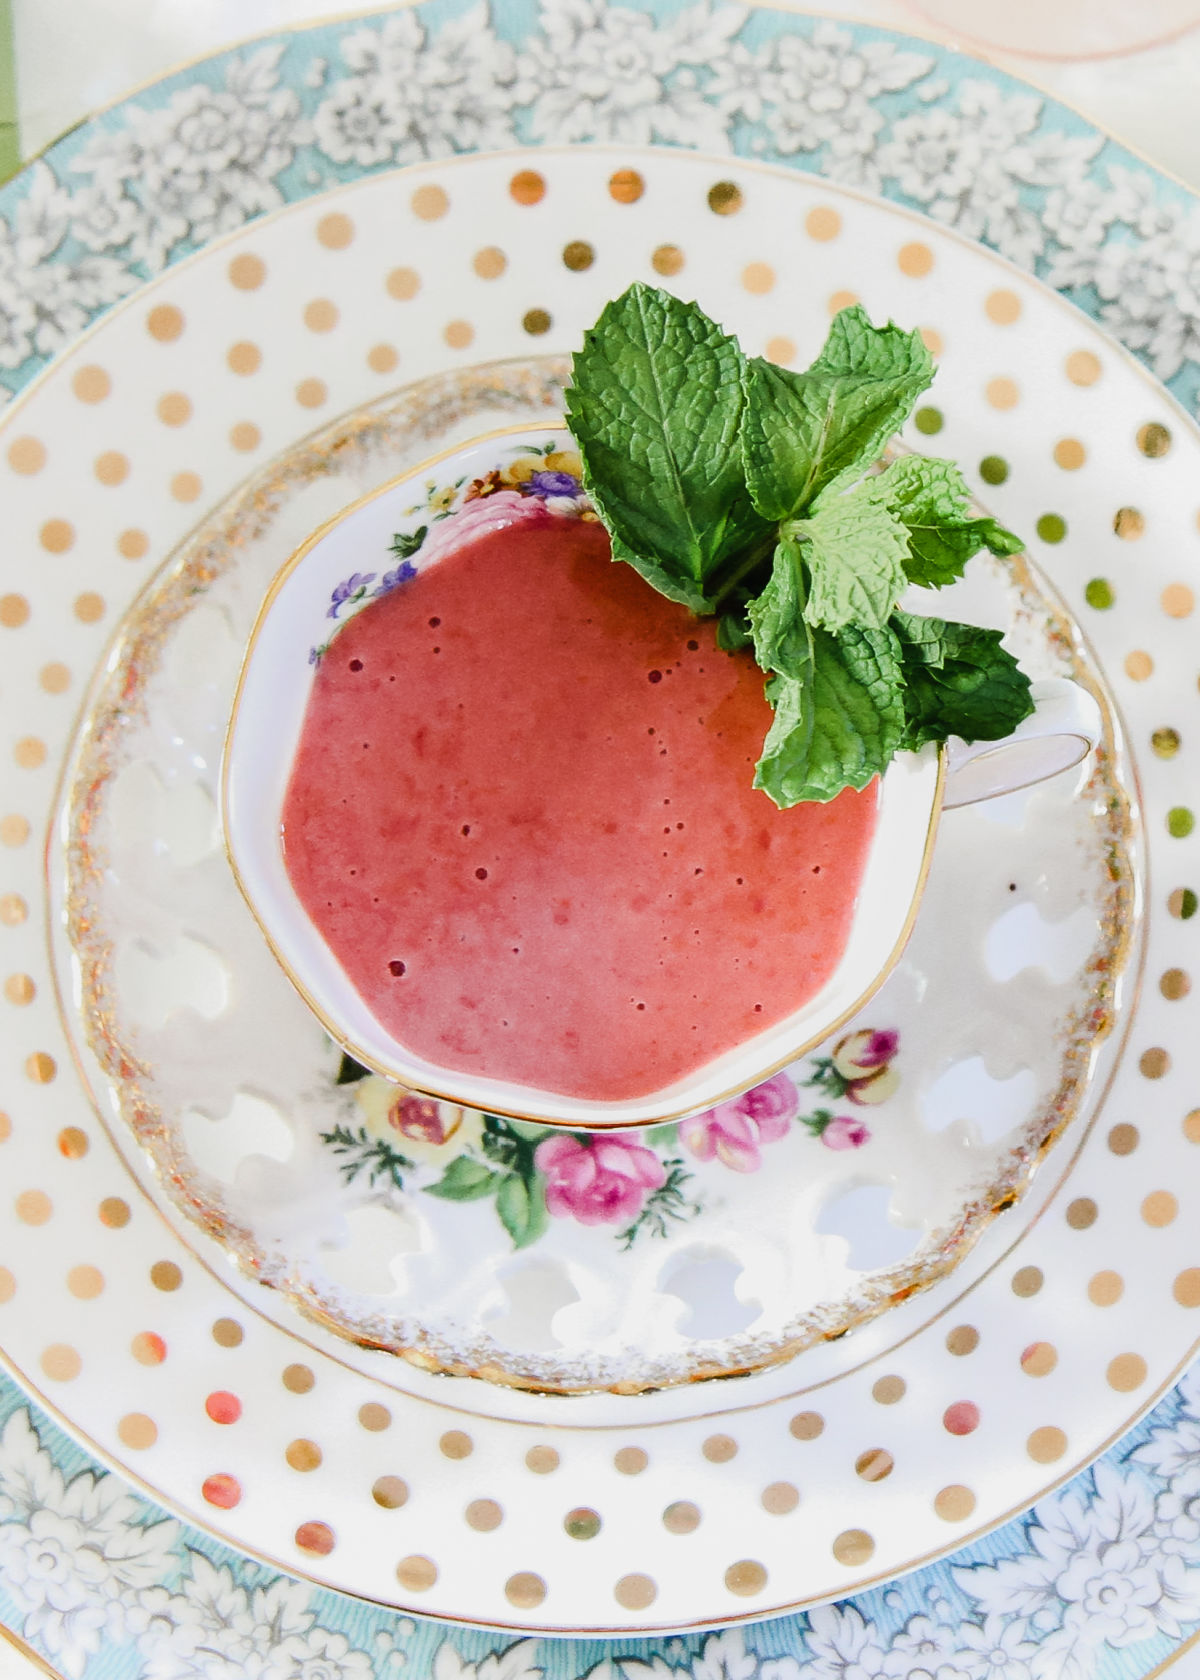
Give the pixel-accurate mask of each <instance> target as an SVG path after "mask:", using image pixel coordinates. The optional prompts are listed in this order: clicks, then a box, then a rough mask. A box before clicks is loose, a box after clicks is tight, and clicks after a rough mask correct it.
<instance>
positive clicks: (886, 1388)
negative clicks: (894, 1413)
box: [871, 1377, 908, 1406]
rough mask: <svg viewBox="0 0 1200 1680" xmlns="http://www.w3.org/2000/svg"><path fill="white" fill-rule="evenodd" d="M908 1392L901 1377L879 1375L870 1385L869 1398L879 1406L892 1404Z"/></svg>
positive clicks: (906, 1385)
mask: <svg viewBox="0 0 1200 1680" xmlns="http://www.w3.org/2000/svg"><path fill="white" fill-rule="evenodd" d="M907 1393H908V1384H907V1383H906V1382H905V1380H904V1378H903V1377H880V1378H879V1379H878V1380H877V1381H876V1382H875V1383H874V1384H872V1387H871V1398H872V1400H874V1401H875V1403H876V1404H877V1405H879V1406H894V1405H895V1404H896V1402H897V1401H899V1400H903V1398H904V1396H905V1395H906V1394H907Z"/></svg>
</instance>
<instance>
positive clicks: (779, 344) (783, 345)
mask: <svg viewBox="0 0 1200 1680" xmlns="http://www.w3.org/2000/svg"><path fill="white" fill-rule="evenodd" d="M767 360H768V361H769V362H774V363H776V365H777V366H779V367H790V366H791V364H792V363H793V362H794V361H795V360H796V341H795V339H793V338H784V337H782V336H780V337H778V338H769V339H768V340H767Z"/></svg>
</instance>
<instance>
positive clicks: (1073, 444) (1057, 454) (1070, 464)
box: [1054, 438, 1087, 472]
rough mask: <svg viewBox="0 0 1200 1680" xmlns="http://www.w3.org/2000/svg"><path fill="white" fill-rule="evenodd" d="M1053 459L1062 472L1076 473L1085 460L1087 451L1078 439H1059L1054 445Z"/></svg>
mask: <svg viewBox="0 0 1200 1680" xmlns="http://www.w3.org/2000/svg"><path fill="white" fill-rule="evenodd" d="M1054 459H1055V462H1056V464H1057V465H1058V466H1060V467H1062V469H1063V471H1064V472H1078V470H1079V468H1080V467H1081V466H1082V465H1083V463H1084V462H1085V461H1086V460H1087V450H1086V449H1085V448H1084V447H1083V445H1082V444H1081V443H1080V441H1079V439H1078V438H1059V440H1058V442H1057V443H1056V444H1055V445H1054Z"/></svg>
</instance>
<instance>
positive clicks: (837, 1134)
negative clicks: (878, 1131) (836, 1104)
mask: <svg viewBox="0 0 1200 1680" xmlns="http://www.w3.org/2000/svg"><path fill="white" fill-rule="evenodd" d="M870 1136H871V1128H870V1127H869V1126H868V1125H867V1124H866V1122H865V1121H863V1120H851V1118H850V1116H849V1115H848V1114H839V1115H837V1116H836V1117H835V1118H834V1119H832V1120H831V1121H830V1122H829V1124H828V1125H827V1126H826V1127H825V1129H824V1131H823V1132H822V1133H821V1142H822V1143H823V1144H824V1145H825V1147H826V1149H861V1148H862V1146H863V1144H864V1143H866V1141H867V1140H868V1138H869V1137H870Z"/></svg>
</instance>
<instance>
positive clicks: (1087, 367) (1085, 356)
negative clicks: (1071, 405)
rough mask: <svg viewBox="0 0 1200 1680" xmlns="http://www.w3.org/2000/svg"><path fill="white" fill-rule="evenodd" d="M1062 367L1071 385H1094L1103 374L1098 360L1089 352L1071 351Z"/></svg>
mask: <svg viewBox="0 0 1200 1680" xmlns="http://www.w3.org/2000/svg"><path fill="white" fill-rule="evenodd" d="M1064 367H1065V369H1066V375H1067V378H1068V379H1069V380H1070V381H1071V383H1072V385H1094V384H1095V383H1096V381H1097V380H1098V379H1099V377H1100V375H1101V374H1102V373H1103V372H1104V369H1103V368H1102V367H1101V365H1100V358H1099V357H1098V356H1094V355H1093V354H1092V352H1091V351H1090V350H1072V352H1071V354H1070V355H1069V356H1068V357H1067V359H1066V362H1065V363H1064Z"/></svg>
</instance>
